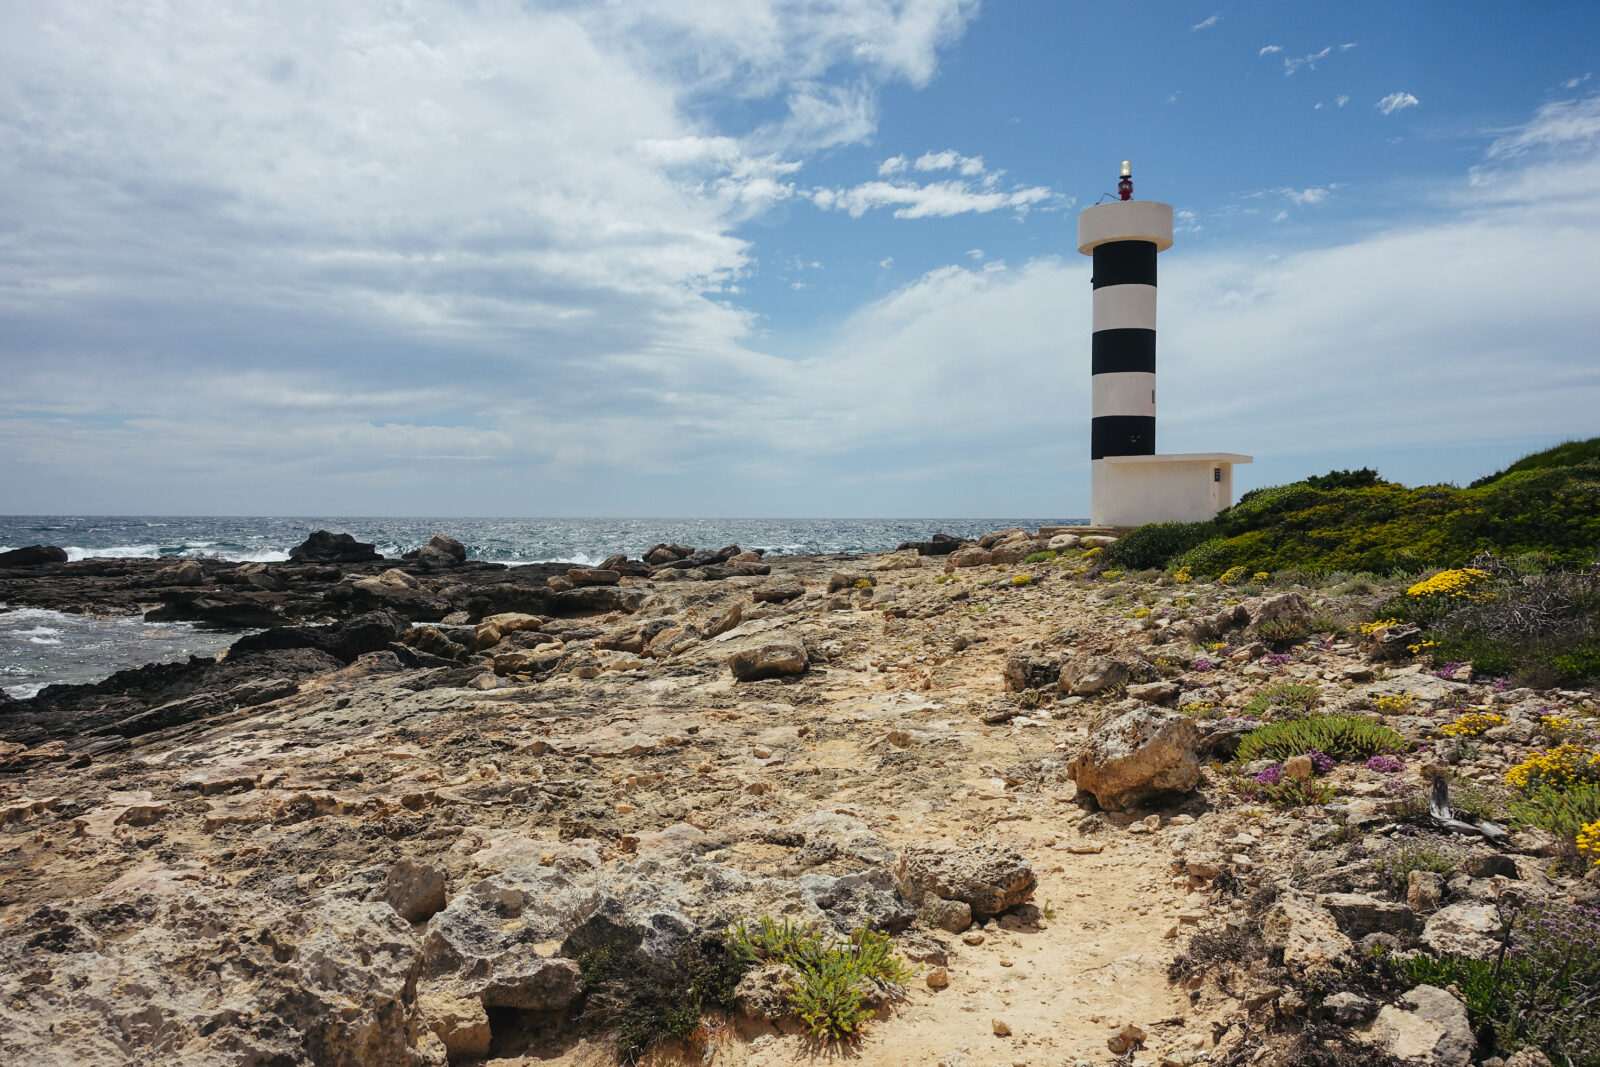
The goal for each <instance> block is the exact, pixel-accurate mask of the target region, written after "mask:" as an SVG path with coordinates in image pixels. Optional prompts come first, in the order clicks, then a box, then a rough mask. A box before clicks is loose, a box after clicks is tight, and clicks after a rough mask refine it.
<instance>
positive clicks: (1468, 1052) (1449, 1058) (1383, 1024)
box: [1373, 985, 1478, 1067]
mask: <svg viewBox="0 0 1600 1067" xmlns="http://www.w3.org/2000/svg"><path fill="white" fill-rule="evenodd" d="M1373 1031H1374V1033H1375V1035H1376V1037H1377V1039H1378V1044H1379V1046H1380V1047H1381V1048H1382V1049H1383V1050H1384V1051H1385V1052H1387V1053H1388V1054H1389V1055H1391V1056H1393V1057H1395V1058H1396V1059H1400V1060H1404V1061H1405V1062H1407V1063H1419V1064H1428V1065H1432V1067H1468V1065H1469V1064H1470V1063H1472V1057H1473V1053H1474V1052H1475V1051H1476V1050H1477V1046H1478V1042H1477V1039H1476V1038H1474V1037H1473V1036H1472V1024H1471V1023H1470V1022H1469V1020H1468V1019H1467V1009H1466V1006H1465V1005H1464V1004H1462V1003H1461V1002H1460V1001H1459V1000H1457V999H1456V998H1455V997H1453V996H1451V995H1450V994H1449V993H1446V992H1445V991H1444V990H1442V989H1439V988H1438V987H1436V986H1431V985H1419V986H1417V987H1416V988H1415V989H1413V990H1411V992H1409V993H1407V994H1406V995H1405V996H1403V997H1401V998H1400V1004H1399V1006H1395V1005H1392V1004H1386V1005H1384V1007H1383V1009H1382V1010H1381V1011H1379V1012H1378V1021H1377V1022H1376V1023H1375V1024H1373Z"/></svg>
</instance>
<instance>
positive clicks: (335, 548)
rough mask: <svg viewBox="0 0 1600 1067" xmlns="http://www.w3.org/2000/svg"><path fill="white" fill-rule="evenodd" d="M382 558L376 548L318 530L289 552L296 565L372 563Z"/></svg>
mask: <svg viewBox="0 0 1600 1067" xmlns="http://www.w3.org/2000/svg"><path fill="white" fill-rule="evenodd" d="M382 558H383V557H382V556H381V555H379V554H378V551H377V549H376V548H375V547H374V546H372V545H370V544H367V543H366V542H363V541H357V540H356V539H355V538H354V537H351V536H350V535H349V534H347V533H342V534H336V533H329V532H328V531H327V530H318V531H317V532H316V533H314V534H312V535H311V536H310V537H308V538H306V539H305V540H304V541H302V542H300V543H299V544H298V545H295V546H294V547H293V548H291V549H290V550H289V559H290V560H292V561H293V562H295V563H371V562H373V561H374V560H380V559H382Z"/></svg>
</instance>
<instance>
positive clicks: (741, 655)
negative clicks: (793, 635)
mask: <svg viewBox="0 0 1600 1067" xmlns="http://www.w3.org/2000/svg"><path fill="white" fill-rule="evenodd" d="M807 662H808V660H807V658H806V646H805V645H803V644H801V643H800V642H799V641H793V640H778V641H768V642H767V643H765V644H763V645H759V646H757V647H755V648H747V649H745V650H744V651H742V652H735V653H734V654H733V655H732V656H731V657H729V659H728V669H729V670H731V671H733V676H734V677H735V678H737V679H738V680H739V681H741V682H754V681H759V680H760V679H763V678H786V677H793V676H794V675H797V674H804V673H805V669H806V664H807Z"/></svg>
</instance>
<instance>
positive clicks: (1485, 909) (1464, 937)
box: [1422, 903, 1504, 959]
mask: <svg viewBox="0 0 1600 1067" xmlns="http://www.w3.org/2000/svg"><path fill="white" fill-rule="evenodd" d="M1503 928H1504V927H1503V924H1502V923H1501V922H1500V914H1499V912H1498V911H1497V910H1496V908H1495V906H1494V905H1493V904H1473V903H1463V904H1451V905H1450V906H1449V907H1446V908H1440V909H1439V910H1438V911H1436V912H1434V913H1433V914H1432V915H1431V916H1429V918H1428V923H1427V925H1426V926H1424V927H1423V928H1422V941H1423V943H1424V944H1425V945H1427V946H1428V947H1429V948H1431V949H1433V950H1434V951H1435V952H1438V953H1441V954H1449V955H1457V956H1471V957H1473V958H1474V959H1489V958H1490V957H1492V956H1493V955H1494V954H1495V953H1496V952H1498V951H1499V948H1500V934H1501V931H1502V930H1503Z"/></svg>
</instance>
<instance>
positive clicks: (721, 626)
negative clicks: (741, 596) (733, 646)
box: [705, 604, 744, 641]
mask: <svg viewBox="0 0 1600 1067" xmlns="http://www.w3.org/2000/svg"><path fill="white" fill-rule="evenodd" d="M742 621H744V605H743V604H735V605H734V606H733V607H731V608H729V609H728V610H727V611H725V612H723V613H722V616H721V617H720V618H718V619H717V620H716V621H715V622H713V623H712V624H711V625H709V626H707V627H706V630H705V634H706V640H708V641H709V640H711V639H712V638H713V637H721V636H722V635H723V634H725V633H727V632H728V631H729V630H731V629H733V628H734V627H735V626H738V625H739V623H741V622H742Z"/></svg>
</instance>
